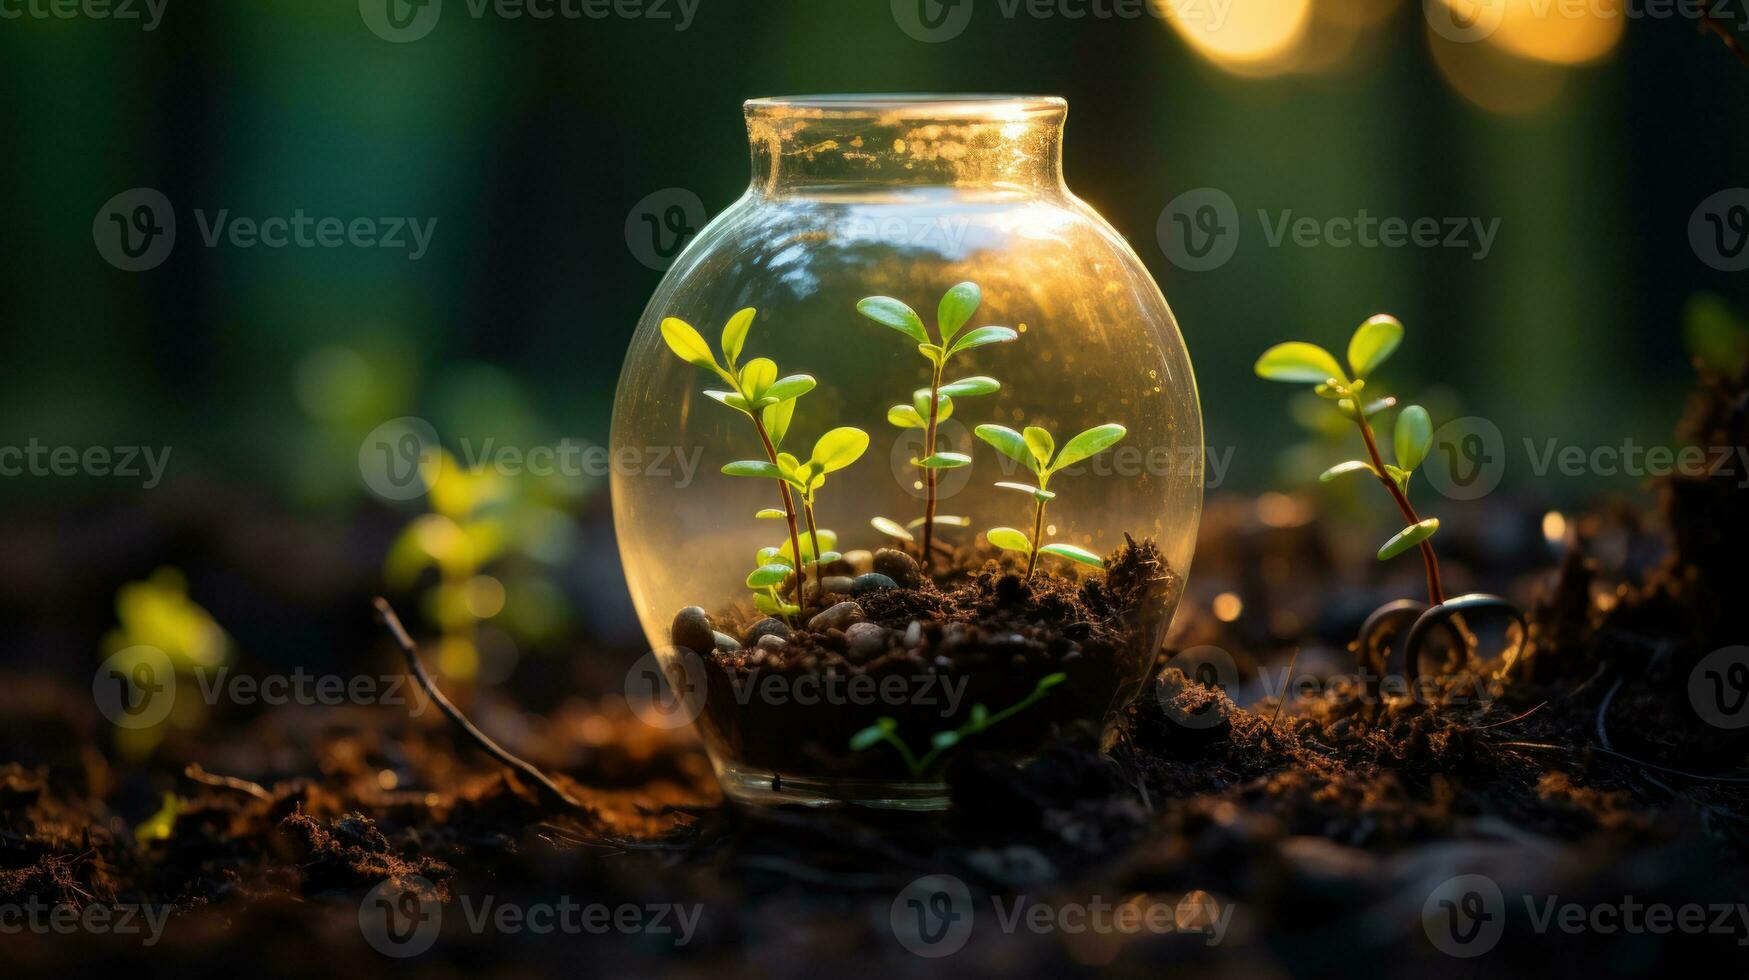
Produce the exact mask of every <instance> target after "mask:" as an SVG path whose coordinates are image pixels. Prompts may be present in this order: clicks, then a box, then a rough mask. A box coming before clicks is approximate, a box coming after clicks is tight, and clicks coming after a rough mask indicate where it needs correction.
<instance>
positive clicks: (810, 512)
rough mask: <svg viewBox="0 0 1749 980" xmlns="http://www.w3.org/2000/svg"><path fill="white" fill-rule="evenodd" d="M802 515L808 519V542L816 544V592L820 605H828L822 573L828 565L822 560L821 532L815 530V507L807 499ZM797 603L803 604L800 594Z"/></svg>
mask: <svg viewBox="0 0 1749 980" xmlns="http://www.w3.org/2000/svg"><path fill="white" fill-rule="evenodd" d="M802 513H803V514H804V515H806V517H807V518H808V540H810V541H812V542H813V544H814V591H815V592H817V593H819V599H820V605H822V606H824V605H825V604H826V580H825V578H824V576H825V574H826V573H825V572H822V571H821V570H820V567H821V566H822V565H824V564H826V563H825V562H823V561H821V560H820V532H819V531H817V530H815V528H814V505H813V504H811V503H809V502H808V501H807V499H806V498H803V500H802ZM797 554H800V552H797ZM796 574H797V575H798V576H799V575H800V574H801V573H800V572H797V573H796ZM796 602H797V604H800V602H801V597H800V595H799V594H798V595H797V597H796Z"/></svg>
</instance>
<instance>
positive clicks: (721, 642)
mask: <svg viewBox="0 0 1749 980" xmlns="http://www.w3.org/2000/svg"><path fill="white" fill-rule="evenodd" d="M711 636H712V638H714V639H715V640H716V641H717V642H716V648H717V649H718V650H721V651H723V652H724V653H734V652H735V651H736V650H739V649H741V641H740V640H737V639H735V638H734V637H732V636H730V635H729V634H727V633H719V632H716V631H714V630H713V631H712V632H711Z"/></svg>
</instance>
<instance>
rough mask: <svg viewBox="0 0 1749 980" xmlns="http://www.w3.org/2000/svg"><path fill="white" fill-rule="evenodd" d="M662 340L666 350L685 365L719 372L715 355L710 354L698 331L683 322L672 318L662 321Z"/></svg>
mask: <svg viewBox="0 0 1749 980" xmlns="http://www.w3.org/2000/svg"><path fill="white" fill-rule="evenodd" d="M662 339H663V340H664V341H667V343H668V349H669V350H671V351H673V352H674V354H675V356H677V357H679V358H680V359H681V360H683V361H685V362H686V363H688V364H696V365H698V366H699V367H701V368H710V369H711V370H713V371H716V370H720V369H719V368H718V367H717V358H716V355H715V354H712V353H711V345H709V344H707V343H705V342H704V338H703V337H701V336H699V333H698V331H697V330H694V329H692V325H691V324H689V323H687V322H686V321H685V320H678V319H675V318H674V317H668V318H667V319H665V320H663V321H662Z"/></svg>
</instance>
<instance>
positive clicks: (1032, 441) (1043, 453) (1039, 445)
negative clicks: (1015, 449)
mask: <svg viewBox="0 0 1749 980" xmlns="http://www.w3.org/2000/svg"><path fill="white" fill-rule="evenodd" d="M1020 437H1021V438H1022V439H1025V440H1026V448H1027V449H1029V450H1031V451H1032V458H1033V459H1035V460H1038V465H1037V466H1035V467H1033V468H1034V469H1037V470H1045V469H1049V468H1050V465H1051V457H1052V456H1053V455H1055V454H1056V451H1057V441H1056V440H1055V439H1053V438H1051V434H1050V433H1049V432H1047V431H1045V430H1044V429H1041V428H1039V427H1038V426H1036V425H1029V426H1027V427H1026V428H1024V429H1022V430H1020Z"/></svg>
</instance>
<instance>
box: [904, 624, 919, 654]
mask: <svg viewBox="0 0 1749 980" xmlns="http://www.w3.org/2000/svg"><path fill="white" fill-rule="evenodd" d="M922 642H923V624H922V623H919V622H918V621H917V620H915V619H913V620H911V625H910V626H907V627H905V645H906V646H908V647H916V646H917V645H918V644H919V643H922Z"/></svg>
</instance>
